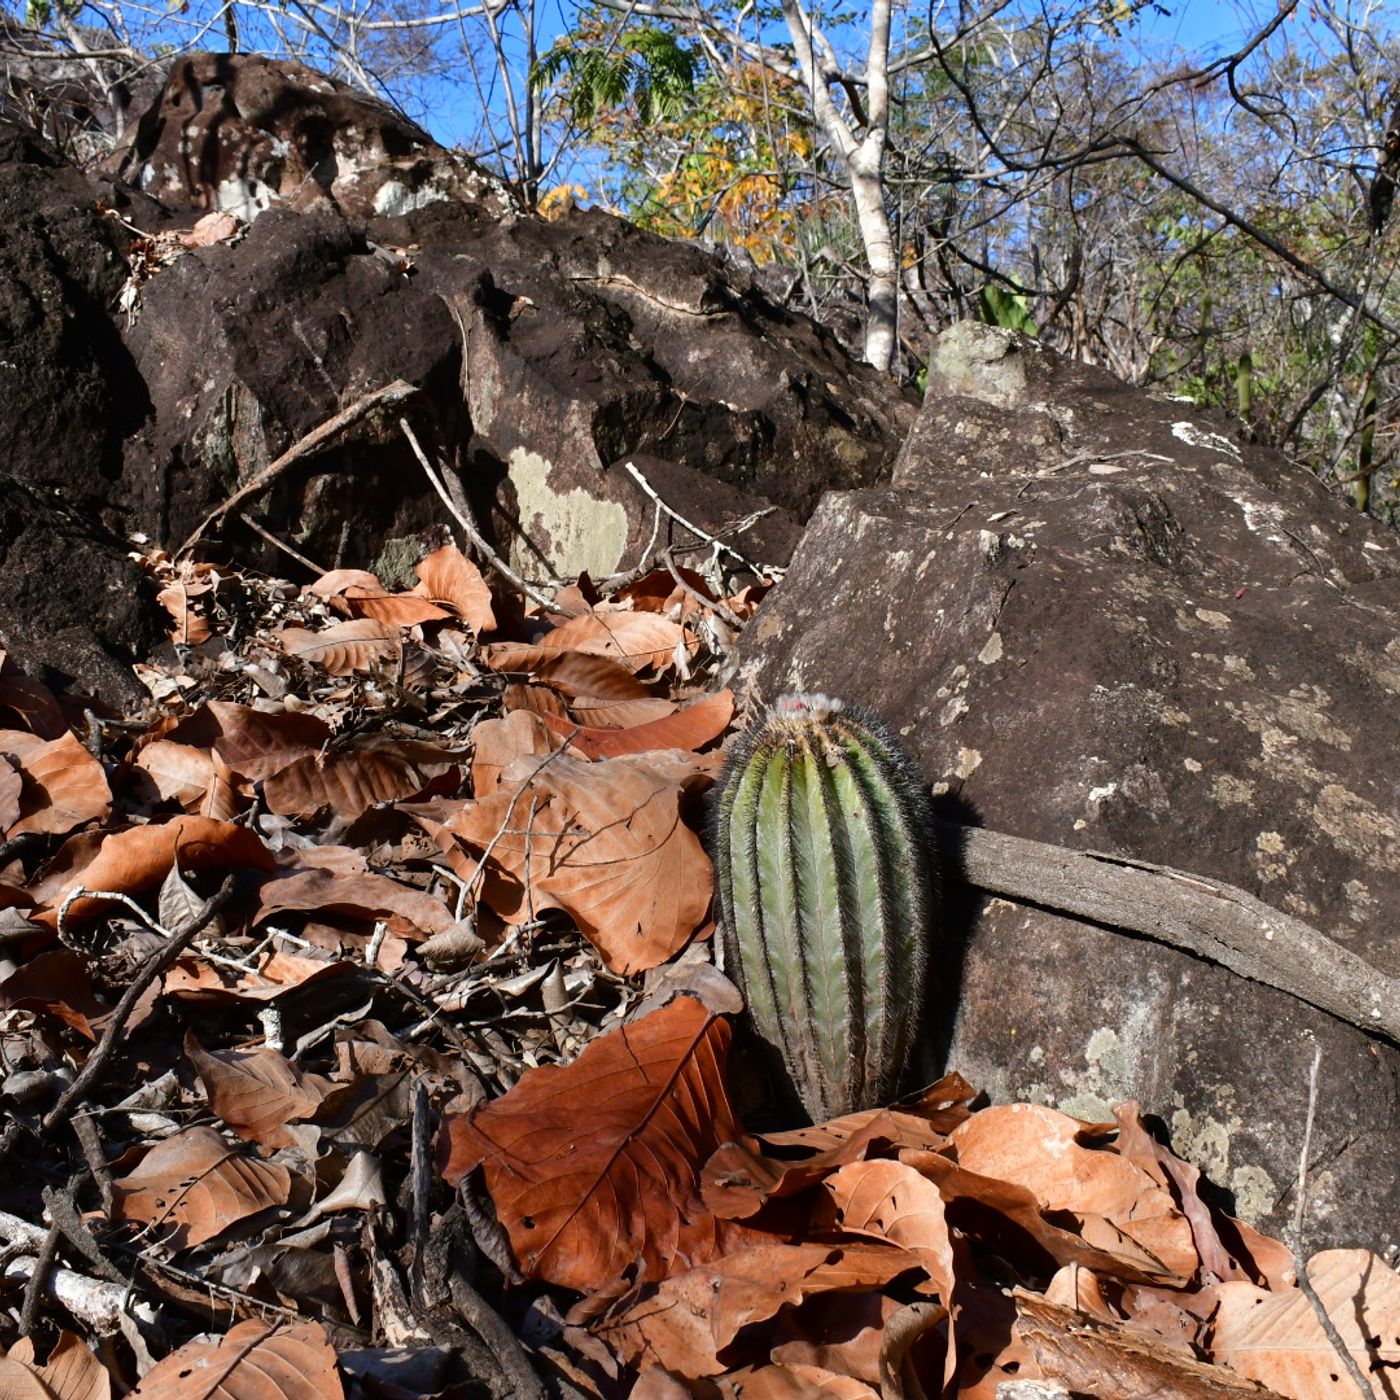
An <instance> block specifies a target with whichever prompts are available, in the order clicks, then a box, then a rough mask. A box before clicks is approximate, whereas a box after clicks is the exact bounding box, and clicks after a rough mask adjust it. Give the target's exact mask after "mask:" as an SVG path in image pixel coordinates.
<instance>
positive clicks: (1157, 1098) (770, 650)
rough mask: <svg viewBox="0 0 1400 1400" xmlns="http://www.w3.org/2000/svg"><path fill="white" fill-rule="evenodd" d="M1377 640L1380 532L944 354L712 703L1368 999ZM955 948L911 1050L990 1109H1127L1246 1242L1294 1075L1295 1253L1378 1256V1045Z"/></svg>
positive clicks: (975, 930)
mask: <svg viewBox="0 0 1400 1400" xmlns="http://www.w3.org/2000/svg"><path fill="white" fill-rule="evenodd" d="M1397 637H1400V541H1397V539H1396V537H1395V535H1394V532H1392V531H1390V530H1388V529H1386V528H1384V527H1382V526H1380V525H1378V524H1376V523H1375V522H1373V521H1371V520H1369V519H1367V518H1365V517H1362V516H1358V515H1357V513H1356V512H1355V511H1354V510H1352V509H1350V508H1349V507H1347V506H1346V505H1344V504H1343V503H1342V502H1340V501H1338V500H1337V499H1335V498H1334V497H1332V496H1329V495H1328V494H1327V492H1326V491H1325V490H1324V489H1323V488H1322V487H1321V486H1319V485H1318V484H1317V483H1316V481H1315V480H1314V479H1313V478H1311V477H1309V476H1308V475H1307V474H1305V473H1303V472H1301V471H1298V470H1296V469H1294V468H1292V467H1290V466H1289V465H1288V464H1287V463H1286V462H1285V461H1284V460H1283V459H1282V458H1281V457H1280V456H1279V455H1278V454H1276V453H1273V452H1271V451H1266V450H1262V449H1259V448H1256V447H1253V446H1250V445H1248V444H1246V443H1245V442H1244V441H1243V440H1242V439H1241V437H1240V436H1239V435H1238V434H1237V433H1236V432H1235V431H1234V429H1233V427H1232V425H1231V424H1230V423H1229V422H1228V421H1226V420H1225V419H1224V418H1222V417H1218V416H1214V415H1210V414H1207V413H1203V412H1201V411H1198V410H1196V409H1195V408H1193V407H1191V406H1190V405H1188V404H1184V403H1181V402H1175V401H1171V400H1167V399H1160V398H1154V397H1152V396H1150V395H1148V394H1146V393H1143V392H1141V391H1138V390H1133V389H1130V388H1128V387H1126V386H1125V385H1123V384H1121V383H1120V382H1118V381H1116V380H1114V379H1113V378H1111V377H1110V376H1108V375H1107V374H1104V373H1103V372H1101V371H1097V370H1094V369H1091V368H1088V367H1086V366H1083V365H1078V364H1072V363H1069V362H1066V361H1063V360H1060V359H1059V358H1057V357H1055V356H1054V355H1052V354H1050V353H1048V352H1045V351H1042V350H1040V349H1039V348H1037V347H1036V346H1035V345H1034V344H1032V343H1031V342H1028V341H1026V340H1024V339H1018V338H1016V337H1014V336H1011V335H1010V334H1008V333H1003V332H999V331H995V330H992V329H990V328H986V327H979V326H971V325H964V326H959V327H955V328H954V329H953V330H951V331H949V332H947V333H946V334H945V336H944V337H943V339H942V340H941V342H940V343H939V345H938V347H937V349H936V351H935V356H934V363H933V371H932V374H931V383H930V389H929V393H928V396H927V398H926V400H925V404H924V407H923V410H922V412H921V414H920V417H919V420H918V422H917V424H916V426H915V429H914V431H913V433H912V434H911V437H910V440H909V442H908V444H907V445H906V447H905V449H904V451H903V452H902V454H901V457H900V460H899V462H898V464H897V467H896V471H895V476H894V480H893V482H892V483H891V484H890V485H889V486H888V487H884V488H879V489H874V490H860V491H853V492H845V493H833V494H831V495H829V496H827V497H826V498H825V500H824V501H823V503H822V505H821V506H820V508H819V509H818V511H817V513H816V515H815V516H814V518H813V519H812V521H811V523H810V525H809V527H808V529H807V532H806V534H805V536H804V538H803V541H802V544H801V545H800V547H799V549H798V551H797V553H796V555H795V556H794V558H793V561H792V567H791V569H790V571H789V573H788V575H787V577H786V579H785V580H784V582H783V583H782V584H781V585H780V586H779V587H778V589H777V590H775V592H774V594H773V595H772V597H771V598H770V600H769V601H768V602H767V603H766V604H765V607H764V608H763V610H762V612H761V613H760V614H759V617H758V618H757V620H756V621H755V623H754V625H753V626H752V627H751V628H750V629H749V631H748V632H747V634H746V635H745V637H744V640H743V643H742V655H743V663H742V672H741V674H742V675H743V677H744V678H746V680H747V681H748V682H749V683H750V684H751V685H752V686H754V687H756V688H757V690H758V691H759V692H760V693H761V694H762V695H764V696H765V697H770V696H772V695H774V694H777V693H778V692H780V691H781V690H784V689H788V688H792V687H799V688H805V689H814V690H825V691H829V692H831V693H834V694H838V695H842V696H844V697H846V698H848V699H850V700H856V701H861V702H864V703H866V704H868V705H869V706H871V707H872V708H873V709H874V710H875V711H876V712H877V713H879V714H880V715H881V716H882V717H883V718H884V719H885V720H886V721H887V722H888V723H889V724H890V725H891V726H892V727H894V728H895V729H896V730H898V731H899V732H900V733H901V734H902V735H904V737H905V739H906V741H907V742H908V744H909V745H910V747H911V748H912V750H913V751H914V752H915V753H916V754H917V755H918V757H919V759H920V760H921V762H922V765H923V768H924V771H925V773H926V775H927V777H928V778H929V779H930V781H931V782H933V783H934V791H935V794H936V795H938V797H939V801H940V803H941V806H942V810H943V814H944V815H946V816H949V817H952V818H955V819H960V820H963V821H972V822H974V823H979V824H984V825H986V826H988V827H991V828H993V829H996V830H999V831H1005V832H1009V833H1012V834H1015V835H1019V836H1025V837H1030V838H1034V839H1038V840H1041V841H1046V842H1051V843H1055V844H1059V845H1064V846H1069V847H1074V848H1079V849H1089V850H1098V851H1106V852H1110V853H1114V854H1117V855H1121V856H1125V857H1129V858H1132V859H1138V860H1147V861H1153V862H1158V863H1161V864H1166V865H1173V866H1176V867H1178V868H1182V869H1186V870H1191V871H1195V872H1199V873H1201V874H1203V875H1206V876H1211V877H1215V878H1217V879H1221V880H1224V881H1226V882H1229V883H1231V884H1234V885H1237V886H1241V887H1243V888H1244V889H1246V890H1248V891H1250V892H1252V893H1254V894H1256V895H1257V896H1258V897H1259V898H1260V899H1262V900H1264V901H1265V902H1267V903H1269V904H1273V905H1275V906H1277V907H1278V908H1280V909H1284V910H1287V911H1289V912H1291V913H1293V914H1296V915H1297V916H1299V917H1301V918H1302V919H1304V920H1306V921H1307V922H1309V923H1311V924H1312V925H1314V926H1315V927H1317V928H1319V929H1321V930H1322V931H1323V932H1325V933H1326V934H1328V935H1329V936H1330V937H1332V938H1334V939H1335V940H1337V942H1339V943H1341V944H1342V945H1344V946H1346V947H1347V948H1350V949H1351V950H1353V951H1354V952H1356V953H1358V954H1359V955H1361V956H1362V957H1364V958H1366V959H1368V960H1370V961H1371V962H1372V963H1373V964H1374V965H1375V966H1376V967H1377V968H1379V969H1381V970H1382V971H1384V972H1386V973H1389V974H1391V975H1395V974H1397V973H1400V941H1397V939H1396V938H1395V935H1394V930H1393V921H1392V919H1391V916H1390V911H1391V909H1392V908H1393V907H1394V905H1395V904H1396V902H1397V900H1400V817H1397V814H1396V811H1395V791H1396V786H1395V776H1394V760H1393V758H1392V757H1391V755H1393V754H1394V753H1395V752H1396V751H1397V750H1398V749H1400V708H1397V704H1396V699H1397V694H1398V693H1400V642H1397V640H1396V638H1397ZM970 927H971V934H970V937H969V938H968V939H967V941H966V945H965V947H963V948H961V949H960V950H959V949H958V948H955V947H950V948H949V949H948V952H947V962H946V964H945V967H946V971H945V974H944V977H945V986H944V987H943V989H942V990H943V994H944V996H945V998H946V1001H947V1005H948V1006H949V1007H950V1008H953V1007H955V1008H956V1009H955V1012H954V1013H953V1014H954V1019H953V1022H952V1024H951V1026H950V1028H949V1037H948V1039H949V1043H948V1044H946V1045H945V1046H944V1047H942V1048H943V1050H944V1052H945V1053H946V1056H947V1059H948V1061H949V1063H951V1064H954V1065H956V1066H957V1068H958V1069H960V1070H961V1071H962V1072H963V1073H965V1074H966V1075H968V1076H969V1077H970V1078H971V1079H972V1080H973V1081H974V1082H975V1083H980V1084H982V1085H984V1086H985V1087H986V1088H987V1090H988V1091H989V1092H990V1093H991V1094H992V1095H993V1097H994V1098H996V1099H998V1100H1000V1099H1017V1098H1030V1099H1035V1100H1040V1101H1043V1102H1048V1103H1053V1104H1055V1105H1056V1106H1059V1107H1062V1108H1064V1109H1066V1110H1068V1111H1071V1112H1074V1113H1077V1114H1079V1115H1081V1116H1083V1117H1086V1118H1090V1119H1099V1118H1106V1117H1107V1116H1108V1109H1109V1106H1110V1104H1112V1103H1113V1102H1115V1101H1116V1100H1119V1099H1122V1098H1125V1097H1130V1096H1137V1097H1141V1098H1142V1099H1143V1100H1144V1106H1145V1108H1146V1109H1147V1110H1148V1111H1149V1112H1152V1113H1155V1114H1158V1115H1159V1116H1160V1117H1161V1118H1162V1119H1163V1120H1165V1122H1166V1123H1167V1125H1168V1126H1169V1127H1170V1129H1171V1131H1172V1136H1173V1141H1174V1143H1175V1145H1176V1146H1177V1148H1178V1149H1179V1150H1182V1151H1184V1152H1185V1153H1186V1154H1187V1155H1188V1156H1190V1157H1192V1158H1193V1159H1194V1160H1195V1161H1197V1162H1198V1163H1199V1164H1200V1165H1201V1166H1202V1167H1203V1168H1205V1169H1206V1171H1207V1172H1208V1174H1209V1175H1210V1176H1211V1177H1212V1178H1213V1179H1214V1180H1215V1181H1216V1182H1218V1183H1219V1184H1221V1185H1222V1186H1225V1187H1228V1188H1229V1189H1230V1190H1232V1191H1233V1192H1234V1193H1235V1198H1236V1204H1237V1206H1238V1209H1239V1211H1240V1212H1241V1213H1242V1214H1243V1215H1244V1216H1245V1217H1246V1218H1249V1219H1251V1220H1256V1221H1262V1222H1264V1223H1265V1224H1267V1225H1269V1226H1271V1227H1274V1228H1277V1227H1279V1226H1281V1225H1283V1224H1284V1223H1286V1222H1287V1221H1288V1220H1289V1219H1290V1217H1291V1215H1292V1212H1293V1209H1294V1205H1295V1201H1294V1196H1293V1191H1294V1187H1295V1185H1296V1177H1297V1170H1298V1154H1299V1150H1300V1144H1301V1141H1302V1133H1303V1125H1304V1121H1305V1118H1306V1113H1307V1106H1308V1074H1309V1067H1310V1064H1311V1060H1312V1056H1313V1047H1314V1045H1318V1046H1320V1047H1321V1048H1322V1051H1323V1059H1322V1069H1321V1078H1320V1086H1321V1087H1320V1096H1319V1102H1318V1118H1317V1129H1316V1136H1315V1138H1314V1148H1313V1157H1312V1175H1311V1182H1310V1187H1309V1207H1308V1224H1309V1228H1310V1235H1311V1238H1312V1239H1313V1241H1314V1242H1323V1241H1338V1242H1340V1241H1347V1242H1354V1241H1355V1240H1357V1239H1358V1238H1361V1239H1368V1240H1371V1241H1373V1242H1379V1243H1381V1244H1386V1243H1389V1244H1394V1243H1396V1242H1397V1237H1396V1233H1395V1230H1396V1227H1395V1221H1396V1219H1397V1218H1400V1146H1397V1141H1400V1140H1398V1139H1397V1137H1396V1132H1395V1129H1396V1125H1397V1118H1400V1100H1398V1097H1397V1088H1396V1081H1397V1070H1400V1055H1397V1052H1396V1051H1395V1049H1394V1048H1393V1047H1391V1046H1388V1045H1384V1044H1379V1043H1376V1042H1373V1041H1371V1040H1368V1038H1367V1037H1366V1036H1365V1035H1364V1034H1362V1033H1361V1032H1359V1031H1357V1030H1354V1029H1352V1028H1351V1027H1350V1026H1348V1025H1344V1024H1341V1023H1339V1022H1337V1021H1334V1020H1332V1019H1331V1018H1330V1017H1328V1016H1326V1015H1324V1014H1322V1013H1319V1012H1315V1011H1313V1010H1311V1009H1310V1008H1308V1007H1306V1006H1304V1005H1301V1004H1300V1003H1298V1002H1296V1001H1293V1000H1291V999H1290V998H1289V997H1287V996H1285V995H1283V994H1282V993H1279V992H1276V991H1272V990H1270V989H1268V988H1266V987H1261V986H1258V985H1256V984H1254V983H1251V982H1248V981H1245V980H1243V979H1241V978H1239V977H1237V976H1235V975H1233V974H1231V973H1228V972H1225V971H1224V970H1223V969H1221V968H1218V967H1216V966H1213V965H1211V964H1208V963H1204V962H1201V961H1198V960H1194V959H1192V958H1191V957H1189V956H1187V955H1185V954H1183V953H1180V952H1177V951H1175V950H1174V949H1171V948H1168V947H1163V946H1159V945H1157V944H1155V943H1151V942H1148V941H1146V940H1142V939H1129V938H1126V937H1124V936H1122V935H1120V934H1117V933H1113V932H1109V931H1106V930H1104V929H1100V928H1097V927H1091V926H1086V925H1084V924H1081V923H1076V922H1073V921H1069V920H1066V919H1062V918H1058V917H1055V916H1052V915H1050V914H1048V913H1046V912H1044V911H1041V910H1037V909H1034V908H1029V907H1026V906H1024V905H1016V904H1012V903H1009V902H1006V901H1002V900H991V901H989V902H987V903H986V904H985V907H982V908H981V909H979V910H978V911H976V915H975V918H974V919H973V920H972V922H971V926H970ZM959 958H960V959H961V972H960V973H959V969H958V961H959Z"/></svg>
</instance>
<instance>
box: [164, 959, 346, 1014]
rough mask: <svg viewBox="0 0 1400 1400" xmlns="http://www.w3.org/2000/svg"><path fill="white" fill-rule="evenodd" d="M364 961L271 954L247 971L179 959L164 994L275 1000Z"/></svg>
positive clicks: (204, 998) (221, 1000) (220, 999)
mask: <svg viewBox="0 0 1400 1400" xmlns="http://www.w3.org/2000/svg"><path fill="white" fill-rule="evenodd" d="M363 970H364V964H363V963H351V962H343V961H341V962H328V961H326V960H325V959H323V958H303V957H300V956H299V955H298V954H296V953H283V952H276V953H269V954H268V955H267V956H266V957H264V958H263V959H262V960H261V961H260V962H258V963H257V964H256V965H255V966H253V967H251V968H249V969H248V970H247V971H246V972H245V971H243V970H242V969H241V968H233V967H229V966H228V965H227V964H214V963H210V962H206V961H205V960H204V959H202V958H193V957H188V958H180V959H179V960H178V961H177V962H176V963H175V966H174V967H172V968H171V969H170V971H169V972H167V973H166V974H165V994H166V995H167V996H172V997H177V998H178V999H180V1000H182V1001H192V1002H200V1001H208V1002H216V1003H225V1002H233V1001H273V1000H275V999H276V998H277V997H280V996H282V995H283V994H284V993H286V992H289V991H291V989H292V988H293V987H301V986H304V985H305V984H306V983H308V982H317V981H322V980H325V979H327V978H332V977H345V976H348V975H350V974H352V973H356V972H362V971H363Z"/></svg>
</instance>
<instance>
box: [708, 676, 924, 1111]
mask: <svg viewBox="0 0 1400 1400" xmlns="http://www.w3.org/2000/svg"><path fill="white" fill-rule="evenodd" d="M932 830H933V822H932V816H931V813H930V811H929V806H928V798H927V796H926V795H925V793H924V790H923V787H922V785H921V783H920V780H919V774H918V772H917V770H916V769H915V768H914V766H913V764H912V763H911V762H910V761H909V759H908V758H906V757H905V756H904V754H903V753H902V752H901V750H900V748H899V745H898V743H897V741H896V740H895V739H894V737H893V736H892V735H891V734H890V733H889V732H888V731H887V730H886V729H885V728H884V726H882V725H881V724H879V723H878V722H876V721H875V720H873V719H871V718H869V717H868V716H865V715H862V714H860V713H859V712H857V711H854V710H850V709H847V708H846V706H844V705H843V704H842V703H841V702H840V701H839V700H833V699H830V698H829V697H827V696H824V695H784V696H782V697H781V698H780V699H779V700H778V701H777V703H776V704H775V705H774V707H773V709H772V711H771V712H770V714H769V715H768V716H767V718H766V721H765V722H764V723H763V724H762V725H760V726H758V727H756V728H755V729H754V730H753V731H752V732H751V733H750V734H749V735H748V736H747V737H746V738H745V739H744V740H743V741H742V742H740V743H739V744H738V745H736V746H735V750H734V753H733V755H732V756H731V758H730V760H729V765H728V768H727V770H726V774H725V778H724V781H723V783H722V785H721V789H720V798H719V803H718V807H717V811H716V822H715V840H714V845H715V864H716V870H717V873H718V881H719V910H720V923H721V935H722V938H723V948H724V957H725V965H726V968H727V970H728V971H729V972H730V975H731V976H733V977H734V979H735V981H736V982H737V983H738V984H739V986H740V989H741V990H742V991H743V993H744V996H745V999H746V1001H747V1003H748V1011H749V1015H750V1018H751V1020H752V1023H753V1027H754V1030H755V1031H756V1033H757V1035H758V1037H759V1039H760V1040H762V1041H764V1042H765V1043H766V1044H768V1045H769V1046H771V1047H772V1048H773V1049H774V1050H775V1051H776V1052H777V1053H778V1054H780V1055H781V1057H782V1061H783V1064H784V1066H785V1067H786V1070H787V1073H788V1075H789V1076H790V1077H791V1079H792V1081H793V1086H794V1087H795V1088H796V1090H797V1092H798V1094H799V1096H800V1097H801V1099H802V1102H803V1105H804V1106H805V1107H806V1109H807V1111H808V1112H809V1113H810V1114H811V1115H812V1117H813V1119H814V1120H815V1121H818V1122H820V1121H821V1120H822V1119H824V1118H830V1117H833V1116H836V1115H838V1114H842V1113H849V1112H852V1111H853V1110H855V1109H859V1108H868V1107H873V1106H874V1105H876V1104H879V1103H883V1102H886V1101H887V1100H888V1098H889V1097H890V1096H892V1094H893V1093H894V1092H895V1088H896V1085H897V1082H898V1079H899V1076H900V1073H901V1071H902V1070H903V1068H904V1065H905V1062H906V1061H907V1059H908V1056H909V1051H910V1048H911V1047H912V1045H913V1042H914V1040H915V1039H916V1037H917V1034H918V1031H919V1029H920V1025H921V1020H922V1017H923V1014H924V1009H925V1002H926V990H927V989H926V981H927V975H928V961H929V950H930V944H931V941H932V936H933V927H934V921H935V916H936V909H937V895H938V887H937V881H936V877H935V870H934V865H933V859H932V855H931V850H930V839H931V834H932Z"/></svg>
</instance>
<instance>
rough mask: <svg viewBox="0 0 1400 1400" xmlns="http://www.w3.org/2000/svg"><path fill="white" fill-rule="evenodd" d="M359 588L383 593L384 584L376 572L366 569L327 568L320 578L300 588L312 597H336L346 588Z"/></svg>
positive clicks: (369, 591) (368, 591)
mask: <svg viewBox="0 0 1400 1400" xmlns="http://www.w3.org/2000/svg"><path fill="white" fill-rule="evenodd" d="M351 588H360V589H363V590H364V591H365V592H367V593H383V592H384V591H385V589H384V585H383V584H382V583H381V582H380V581H379V575H378V574H372V573H370V571H369V570H368V569H327V570H326V572H325V573H323V574H322V575H321V577H320V578H318V579H316V580H315V581H314V582H313V583H308V584H307V585H306V587H305V588H304V589H303V590H302V591H303V592H304V593H310V594H311V595H312V597H314V598H338V597H340V596H341V594H343V593H344V592H346V590H347V589H351Z"/></svg>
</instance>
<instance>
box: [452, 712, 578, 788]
mask: <svg viewBox="0 0 1400 1400" xmlns="http://www.w3.org/2000/svg"><path fill="white" fill-rule="evenodd" d="M559 747H560V744H559V741H558V740H557V739H553V738H551V737H550V732H549V729H548V728H547V727H546V725H545V723H544V720H543V719H542V718H541V717H540V716H539V715H537V714H534V713H532V712H531V711H529V710H514V711H512V712H511V713H510V714H508V715H507V716H506V717H505V718H504V719H486V720H482V721H481V722H480V723H478V724H477V725H475V726H474V727H473V729H472V792H473V793H475V794H476V796H477V797H489V796H490V795H491V794H492V793H493V792H495V791H496V789H497V788H498V787H499V786H500V783H501V774H502V773H503V772H504V771H505V770H506V769H507V768H509V767H510V765H511V764H512V763H514V762H515V760H516V759H517V758H531V757H539V756H541V755H543V754H547V753H549V752H550V751H551V750H553V749H557V748H559Z"/></svg>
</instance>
